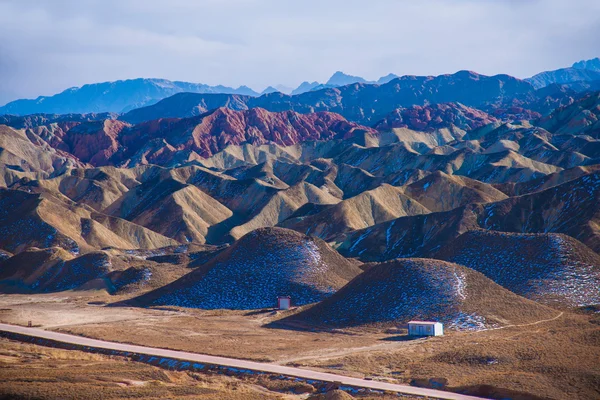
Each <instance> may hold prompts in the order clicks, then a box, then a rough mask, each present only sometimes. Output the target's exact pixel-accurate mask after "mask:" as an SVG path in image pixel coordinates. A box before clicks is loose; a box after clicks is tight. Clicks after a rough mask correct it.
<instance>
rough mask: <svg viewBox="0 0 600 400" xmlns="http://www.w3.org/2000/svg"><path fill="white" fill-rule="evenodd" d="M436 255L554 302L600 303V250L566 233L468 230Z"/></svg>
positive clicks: (561, 304)
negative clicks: (589, 246)
mask: <svg viewBox="0 0 600 400" xmlns="http://www.w3.org/2000/svg"><path fill="white" fill-rule="evenodd" d="M436 258H439V259H442V260H446V261H451V262H455V263H459V264H462V265H465V266H467V267H469V268H472V269H474V270H476V271H479V272H481V273H483V274H484V275H486V276H487V277H488V278H490V279H492V280H493V281H494V282H496V283H498V284H499V285H501V286H503V287H505V288H507V289H509V290H511V291H513V292H515V293H517V294H518V295H521V296H524V297H527V298H528V299H532V300H535V301H537V302H540V303H544V304H548V305H551V306H553V307H582V306H587V305H592V304H600V256H599V255H598V254H597V253H595V252H594V251H592V250H591V249H590V248H588V247H587V246H586V245H584V244H583V243H581V242H579V241H578V240H577V239H574V238H572V237H570V236H567V235H563V234H557V233H546V234H521V233H506V232H495V231H484V230H476V231H469V232H466V233H464V234H462V235H461V236H459V237H458V238H457V239H455V240H454V241H452V242H451V243H449V244H448V245H446V246H445V247H444V248H442V249H441V250H440V251H439V252H438V253H437V255H436Z"/></svg>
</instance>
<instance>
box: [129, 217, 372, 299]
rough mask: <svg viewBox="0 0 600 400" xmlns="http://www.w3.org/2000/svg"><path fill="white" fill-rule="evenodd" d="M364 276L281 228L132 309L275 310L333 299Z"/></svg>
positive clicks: (321, 245) (318, 244)
mask: <svg viewBox="0 0 600 400" xmlns="http://www.w3.org/2000/svg"><path fill="white" fill-rule="evenodd" d="M360 272H361V270H360V269H359V268H358V267H356V266H354V265H353V264H352V263H350V262H349V261H348V260H346V259H345V258H343V257H342V256H340V255H339V254H338V253H337V252H335V251H334V250H333V249H331V248H330V247H329V246H328V245H327V244H326V243H325V242H323V241H321V240H319V239H313V238H310V237H308V236H306V235H303V234H300V233H297V232H294V231H291V230H288V229H282V228H263V229H257V230H255V231H253V232H250V233H248V234H247V235H245V236H244V237H243V238H241V239H240V240H238V241H237V242H236V243H235V244H233V245H232V246H231V247H230V248H228V249H227V250H225V251H223V252H222V253H220V254H219V255H218V256H216V257H215V258H213V259H212V260H210V261H209V262H208V263H206V264H205V265H203V266H201V267H199V268H198V269H196V270H194V271H192V272H190V273H189V274H188V275H186V276H184V277H182V278H181V279H179V280H177V281H175V282H173V283H171V284H169V285H167V286H165V287H163V288H160V289H157V290H155V291H153V292H150V293H148V294H146V295H143V296H140V297H138V298H136V299H133V300H132V303H133V304H136V305H141V306H146V305H173V306H182V307H194V308H204V309H220V308H229V309H257V308H266V307H273V306H274V305H275V304H276V302H277V296H282V295H287V296H291V298H292V304H293V305H303V304H309V303H314V302H317V301H321V300H323V299H324V298H326V297H329V296H330V295H332V294H333V293H335V291H337V290H338V289H339V288H341V287H342V286H344V285H345V284H346V283H347V282H348V281H349V280H350V279H352V278H354V277H355V276H356V275H358V274H359V273H360Z"/></svg>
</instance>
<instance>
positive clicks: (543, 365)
mask: <svg viewBox="0 0 600 400" xmlns="http://www.w3.org/2000/svg"><path fill="white" fill-rule="evenodd" d="M89 299H90V298H89V297H88V298H86V297H82V298H81V299H77V297H76V296H75V295H74V294H72V295H70V296H67V295H66V294H64V293H63V294H61V295H60V296H59V295H53V296H49V295H45V296H41V295H34V296H31V295H30V296H16V295H10V296H5V297H2V298H0V320H3V321H4V322H10V323H26V322H27V320H28V319H34V323H36V324H41V325H42V326H43V327H44V328H49V327H51V328H50V329H58V330H61V331H66V332H71V333H75V334H80V335H85V336H89V337H95V338H100V339H106V340H113V341H121V342H129V343H135V344H141V345H147V346H154V347H164V348H171V349H177V350H184V351H191V352H197V353H206V354H213V355H223V356H230V357H236V358H245V359H253V360H261V361H271V362H275V363H278V364H290V365H296V366H300V367H305V368H309V369H315V370H324V371H328V372H333V373H338V374H342V375H348V376H357V377H364V376H370V377H372V378H373V379H376V380H387V381H390V382H396V383H405V384H406V383H411V382H413V381H414V382H416V383H419V384H424V383H428V382H429V380H430V379H432V378H434V379H435V378H439V379H437V381H438V382H446V385H447V387H450V388H457V387H474V388H475V389H478V390H479V391H478V392H477V393H479V394H482V393H486V394H487V395H488V396H490V397H496V398H500V397H502V396H504V397H511V398H513V399H518V398H519V397H518V396H517V395H516V394H515V392H516V393H529V394H537V395H538V396H540V397H542V398H548V399H561V400H562V399H597V398H599V396H600V363H598V360H600V314H598V313H596V314H588V315H583V314H573V313H564V314H563V315H562V316H561V317H560V318H558V319H556V320H553V321H548V322H542V323H539V324H535V325H528V326H515V327H507V328H504V329H498V330H488V331H482V332H465V333H456V332H449V333H448V334H447V335H446V336H444V337H439V338H430V339H419V340H411V341H403V340H402V338H403V335H404V334H405V332H404V331H402V330H398V329H395V330H388V331H385V332H381V331H371V330H367V329H362V330H361V329H357V328H355V329H353V330H342V331H337V332H338V333H332V332H309V331H293V330H281V329H268V328H265V327H263V325H264V324H266V323H268V322H271V321H273V320H274V319H277V318H280V317H282V316H283V315H284V314H282V313H277V314H275V315H272V314H271V313H270V312H267V313H257V312H251V313H248V312H244V311H227V310H220V311H218V312H217V311H214V312H205V311H201V310H185V309H180V310H177V312H174V311H161V310H147V309H135V308H106V307H97V306H96V307H93V306H87V305H86V303H87V302H88V301H89ZM592 311H593V310H592ZM32 315H33V316H34V317H33V318H32ZM66 316H70V317H69V318H66ZM48 351H50V355H48V356H46V358H45V359H46V360H48V359H50V357H57V358H58V357H60V356H59V355H56V356H52V355H51V354H52V350H51V349H50V350H48ZM62 353H64V352H62V351H59V354H62ZM80 354H83V355H84V356H85V357H91V358H89V359H84V360H85V362H83V361H82V363H86V364H94V363H98V361H96V360H95V359H94V357H99V356H96V355H89V354H84V353H80ZM2 357H3V358H2V361H1V362H2V363H4V365H7V364H6V361H5V360H4V357H5V356H4V355H2ZM58 361H59V365H60V363H65V364H67V365H68V363H70V362H72V361H70V360H68V359H67V360H62V361H61V360H58ZM24 365H25V364H24ZM34 365H36V364H29V367H31V366H34ZM100 365H102V363H100ZM119 365H120V364H119ZM127 365H129V366H131V365H137V364H136V363H128V364H127ZM94 368H95V367H94ZM140 368H141V369H140ZM135 370H136V371H160V372H161V373H167V372H166V371H162V370H160V369H155V368H154V367H149V366H145V365H142V367H137V366H136V368H135ZM1 371H2V373H3V372H4V371H6V369H2V370H1ZM77 371H78V375H77V376H79V375H80V374H82V373H83V372H81V371H84V370H83V369H77ZM70 373H71V375H72V373H73V372H72V370H71V372H70ZM89 373H90V374H91V373H92V370H90V372H89ZM94 373H95V372H94ZM129 373H130V374H132V372H129ZM140 373H141V372H140ZM168 374H171V373H170V372H168ZM177 374H184V375H185V376H189V375H188V374H186V373H177ZM96 375H98V373H96ZM100 375H102V374H100ZM184 375H181V376H184ZM68 376H69V375H68V374H67V375H65V378H64V379H67V378H68ZM124 376H125V378H124V379H132V380H149V379H146V378H144V379H137V378H135V376H136V375H124ZM170 376H171V375H170ZM177 376H179V375H177ZM64 379H63V380H64ZM71 379H72V378H71ZM173 379H174V378H173ZM185 379H187V378H185ZM206 379H209V380H210V379H212V378H211V377H208V378H206ZM252 384H253V385H257V386H258V387H262V388H263V389H262V390H267V393H271V394H272V393H273V392H276V391H279V390H286V391H287V392H288V393H290V395H291V393H299V392H301V391H302V390H303V387H302V385H299V386H289V385H290V382H282V381H274V382H270V381H269V382H253V383H252ZM90 385H92V386H93V385H97V384H96V383H90ZM161 385H163V386H165V385H166V387H167V388H169V387H170V386H169V383H168V382H167V383H163V384H161ZM480 385H489V386H490V387H491V388H487V390H488V391H487V392H485V391H482V390H480V389H481V388H479V387H478V386H480ZM113 386H114V385H113ZM161 387H162V386H161ZM483 389H486V388H483ZM111 390H112V389H111ZM140 390H141V389H140ZM161 390H163V389H161ZM240 390H241V389H240ZM490 390H495V392H493V391H492V392H490ZM510 391H512V392H510ZM164 393H167V392H164ZM294 395H296V394H294ZM200 398H202V397H200ZM208 398H210V397H208ZM225 398H227V397H225ZM530 398H531V397H530Z"/></svg>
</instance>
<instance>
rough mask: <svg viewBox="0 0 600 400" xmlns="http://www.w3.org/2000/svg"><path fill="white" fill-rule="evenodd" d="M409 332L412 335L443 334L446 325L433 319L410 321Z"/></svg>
mask: <svg viewBox="0 0 600 400" xmlns="http://www.w3.org/2000/svg"><path fill="white" fill-rule="evenodd" d="M408 334H409V335H411V336H443V335H444V325H443V324H442V323H441V322H433V321H409V323H408Z"/></svg>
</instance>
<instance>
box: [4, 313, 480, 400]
mask: <svg viewBox="0 0 600 400" xmlns="http://www.w3.org/2000/svg"><path fill="white" fill-rule="evenodd" d="M0 331H3V332H10V333H16V334H20V335H26V336H29V337H35V338H42V339H49V340H54V341H58V342H62V343H68V344H72V345H76V346H83V347H90V348H101V349H108V350H115V351H123V352H130V353H136V354H144V355H150V356H155V357H163V358H169V359H177V360H184V361H190V362H197V363H204V364H210V365H220V366H226V367H233V368H240V369H247V370H253V371H261V372H268V373H274V374H281V375H286V376H291V377H297V378H303V379H309V380H317V381H325V382H340V383H341V384H342V385H348V386H355V387H361V388H369V389H375V390H387V391H391V392H397V393H405V394H412V395H417V396H429V397H431V398H435V399H447V400H468V399H471V400H475V399H480V398H478V397H473V396H466V395H462V394H457V393H451V392H444V391H441V390H433V389H424V388H418V387H413V386H406V385H398V384H393V383H386V382H377V381H370V380H365V379H359V378H351V377H347V376H343V375H336V374H330V373H325V372H317V371H311V370H306V369H301V368H295V367H286V366H283V365H275V364H269V363H260V362H254V361H246V360H238V359H235V358H226V357H216V356H209V355H204V354H196V353H188V352H183V351H174V350H165V349H160V348H155V347H145V346H135V345H130V344H122V343H115V342H107V341H104V340H96V339H89V338H84V337H81V336H75V335H67V334H64V333H58V332H52V331H46V330H43V329H37V328H27V327H22V326H16V325H8V324H0ZM83 350H87V351H90V350H91V349H83Z"/></svg>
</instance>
